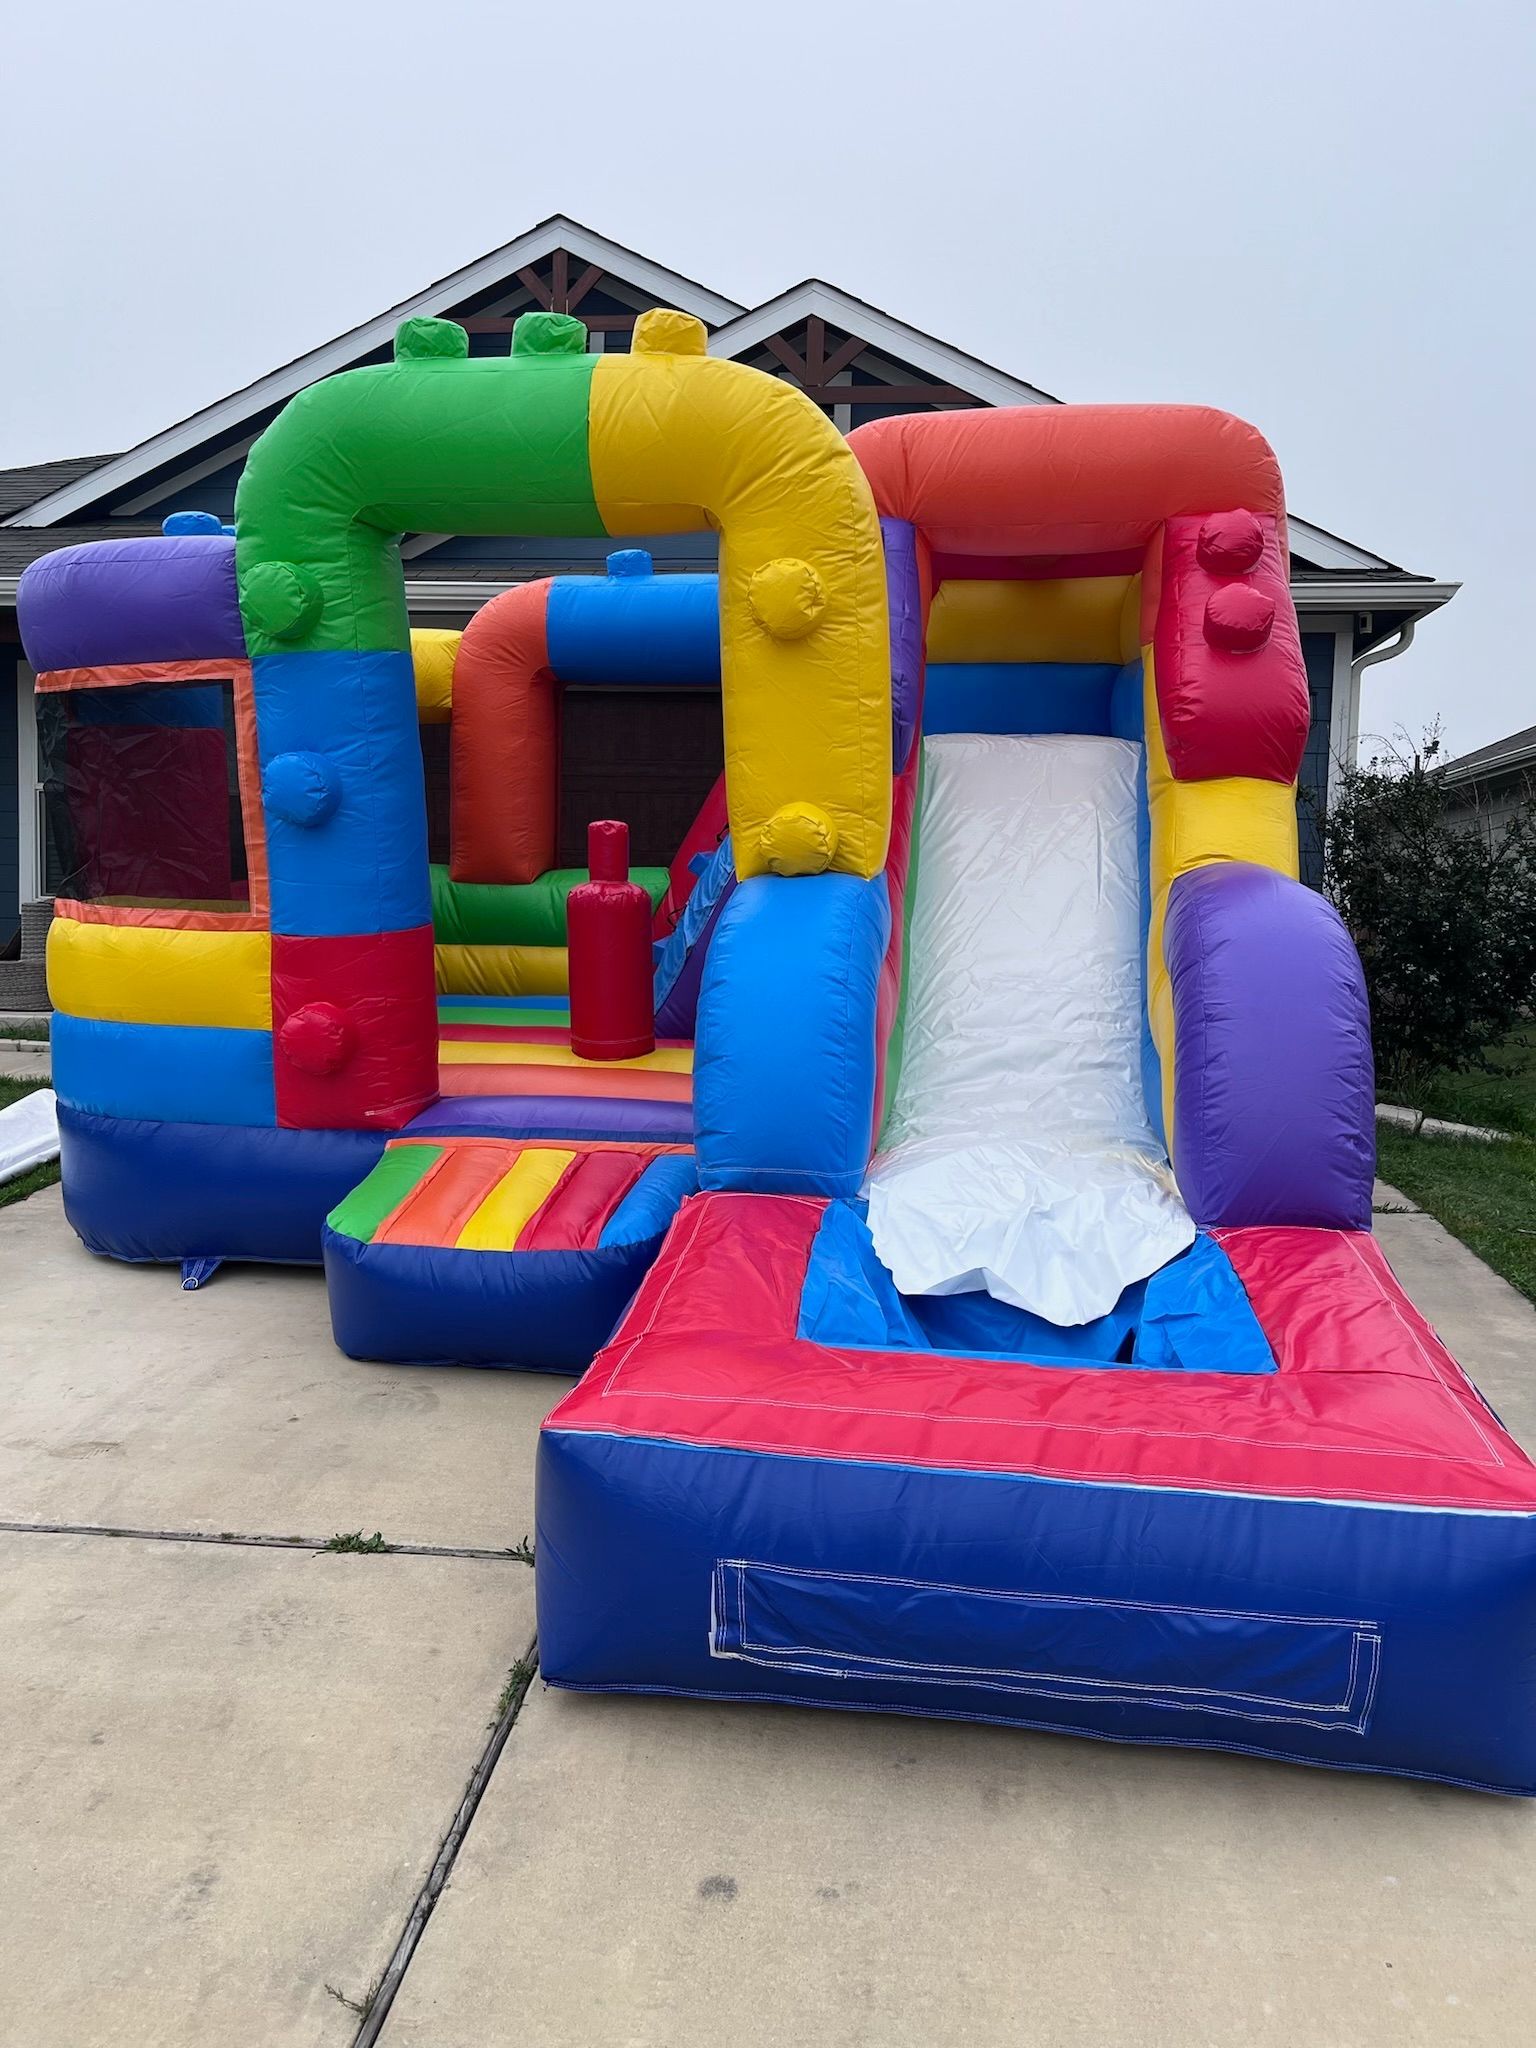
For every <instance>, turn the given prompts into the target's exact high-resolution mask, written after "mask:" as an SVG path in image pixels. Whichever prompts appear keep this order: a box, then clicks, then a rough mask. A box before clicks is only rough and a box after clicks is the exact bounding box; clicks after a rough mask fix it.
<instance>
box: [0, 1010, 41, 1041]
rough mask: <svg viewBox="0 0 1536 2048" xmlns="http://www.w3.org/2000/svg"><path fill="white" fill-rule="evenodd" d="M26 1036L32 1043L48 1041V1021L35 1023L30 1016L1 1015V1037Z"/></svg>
mask: <svg viewBox="0 0 1536 2048" xmlns="http://www.w3.org/2000/svg"><path fill="white" fill-rule="evenodd" d="M5 1038H24V1039H26V1040H27V1042H28V1043H29V1044H32V1045H46V1044H47V1043H48V1026H47V1024H46V1023H34V1022H33V1020H32V1019H31V1018H30V1017H0V1039H5Z"/></svg>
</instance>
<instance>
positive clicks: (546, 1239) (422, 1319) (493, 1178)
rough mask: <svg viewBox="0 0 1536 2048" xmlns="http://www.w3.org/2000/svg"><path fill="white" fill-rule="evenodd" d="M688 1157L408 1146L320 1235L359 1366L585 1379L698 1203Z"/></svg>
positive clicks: (385, 1161) (675, 1150)
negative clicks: (679, 1217)
mask: <svg viewBox="0 0 1536 2048" xmlns="http://www.w3.org/2000/svg"><path fill="white" fill-rule="evenodd" d="M697 1187H698V1174H697V1168H696V1165H695V1162H694V1157H693V1154H692V1152H691V1151H690V1150H688V1149H686V1148H684V1147H681V1146H668V1145H641V1144H634V1145H627V1144H597V1143H590V1142H583V1143H580V1144H553V1143H544V1142H541V1141H538V1140H523V1139H505V1138H439V1139H430V1140H429V1139H425V1138H399V1139H396V1140H394V1141H393V1142H392V1143H391V1144H390V1145H388V1146H387V1147H386V1148H385V1151H384V1154H383V1157H382V1158H381V1159H380V1160H379V1162H378V1164H377V1165H376V1166H375V1167H374V1169H373V1171H372V1172H371V1173H370V1174H369V1175H368V1177H367V1179H366V1180H364V1181H362V1182H361V1183H360V1184H359V1185H358V1186H357V1187H356V1188H354V1189H353V1191H352V1193H351V1194H350V1195H348V1196H347V1197H346V1199H345V1200H344V1201H342V1202H341V1203H339V1204H338V1206H337V1207H336V1208H335V1209H333V1210H332V1212H331V1214H330V1215H329V1217H327V1219H326V1228H325V1240H324V1243H325V1270H326V1279H327V1285H328V1288H329V1291H330V1299H331V1325H332V1329H333V1331H334V1333H335V1337H336V1342H337V1343H338V1344H339V1345H340V1346H341V1348H342V1350H343V1351H345V1352H347V1353H348V1354H349V1355H350V1356H351V1357H354V1358H373V1359H382V1360H386V1361H389V1362H392V1363H398V1364H420V1365H499V1366H517V1367H522V1368H524V1369H526V1370H530V1371H544V1372H581V1371H583V1370H584V1369H585V1368H586V1366H587V1365H588V1364H589V1363H590V1362H591V1359H592V1357H593V1355H594V1353H595V1352H596V1351H597V1350H598V1349H600V1347H601V1346H602V1344H603V1343H604V1342H605V1341H606V1339H607V1337H608V1334H609V1332H610V1330H611V1329H612V1328H613V1325H614V1324H615V1323H616V1322H617V1320H618V1318H619V1316H620V1314H621V1313H622V1312H623V1310H624V1308H625V1307H626V1305H627V1304H628V1302H629V1299H630V1297H631V1295H632V1294H633V1293H634V1291H635V1289H636V1287H638V1285H639V1284H640V1281H641V1279H642V1278H643V1277H644V1275H645V1274H646V1272H647V1271H648V1270H649V1268H650V1265H651V1262H652V1260H653V1259H654V1258H655V1256H656V1254H657V1252H658V1251H659V1250H660V1248H661V1241H662V1239H663V1237H664V1236H665V1235H666V1232H667V1229H668V1227H669V1226H670V1224H671V1222H672V1219H673V1217H674V1216H675V1215H676V1213H677V1210H678V1208H679V1206H680V1205H681V1203H682V1202H683V1201H685V1200H686V1199H687V1197H688V1196H689V1195H691V1194H693V1193H694V1192H696V1190H697Z"/></svg>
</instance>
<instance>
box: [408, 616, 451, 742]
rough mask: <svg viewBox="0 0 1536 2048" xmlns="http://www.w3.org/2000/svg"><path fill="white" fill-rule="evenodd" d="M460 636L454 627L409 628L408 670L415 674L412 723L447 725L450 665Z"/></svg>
mask: <svg viewBox="0 0 1536 2048" xmlns="http://www.w3.org/2000/svg"><path fill="white" fill-rule="evenodd" d="M463 638H464V635H463V634H462V633H461V632H460V631H459V629H458V628H457V627H454V628H453V630H452V631H451V632H450V631H449V630H447V629H446V628H444V627H441V626H412V628H411V666H412V668H413V669H414V670H415V671H416V720H417V723H418V724H419V725H447V724H448V723H449V721H450V720H451V719H452V717H453V664H454V661H455V659H456V658H457V656H458V652H459V642H460V641H461V640H462V639H463Z"/></svg>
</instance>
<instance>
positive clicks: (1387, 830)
mask: <svg viewBox="0 0 1536 2048" xmlns="http://www.w3.org/2000/svg"><path fill="white" fill-rule="evenodd" d="M1439 753H1440V739H1439V734H1438V732H1436V731H1431V732H1430V733H1428V734H1427V735H1426V736H1425V738H1424V739H1423V741H1422V742H1421V743H1420V745H1419V746H1418V747H1417V748H1415V749H1414V750H1413V751H1412V753H1407V752H1403V753H1396V752H1389V753H1388V754H1386V755H1384V756H1380V757H1378V758H1376V759H1374V760H1371V761H1369V762H1368V763H1367V764H1366V765H1365V766H1364V767H1362V768H1353V769H1349V770H1347V771H1346V772H1345V773H1344V774H1343V776H1342V777H1341V778H1340V780H1339V782H1338V784H1337V787H1336V791H1335V793H1334V795H1333V797H1332V799H1331V801H1330V803H1329V806H1328V813H1327V816H1326V817H1325V818H1324V820H1323V821H1322V838H1323V880H1324V887H1325V888H1326V890H1327V892H1328V895H1329V896H1330V897H1331V899H1332V901H1333V903H1334V905H1335V906H1336V908H1337V909H1338V911H1339V914H1340V916H1341V917H1342V918H1343V920H1344V922H1345V924H1346V925H1347V926H1348V927H1349V930H1350V933H1351V935H1352V937H1353V938H1354V941H1355V944H1356V946H1357V947H1358V948H1359V950H1360V958H1361V960H1362V961H1363V962H1364V965H1365V979H1366V986H1367V988H1368V989H1369V991H1370V998H1371V1037H1372V1042H1373V1044H1374V1047H1375V1053H1376V1075H1377V1093H1378V1095H1379V1096H1381V1097H1383V1098H1385V1099H1387V1100H1390V1101H1394V1102H1406V1103H1408V1104H1410V1105H1412V1106H1414V1107H1418V1108H1422V1107H1423V1097H1424V1095H1425V1092H1426V1090H1427V1088H1428V1086H1429V1083H1430V1080H1431V1078H1432V1077H1433V1076H1434V1075H1435V1074H1437V1073H1446V1072H1450V1073H1463V1072H1465V1071H1466V1070H1467V1069H1468V1068H1469V1067H1481V1068H1484V1069H1487V1068H1488V1066H1489V1062H1488V1059H1487V1049H1488V1047H1490V1046H1492V1045H1495V1044H1497V1043H1498V1042H1499V1041H1500V1040H1501V1039H1504V1038H1507V1037H1508V1035H1509V1034H1510V1032H1511V1031H1512V1030H1513V1029H1514V1027H1515V1026H1516V1024H1518V1023H1519V1022H1520V1020H1521V1019H1522V1018H1523V1017H1526V1016H1528V1015H1529V1014H1530V1012H1531V1010H1532V1008H1533V1006H1536V804H1527V805H1526V806H1525V807H1524V809H1523V810H1521V811H1518V812H1517V813H1516V814H1515V816H1514V817H1513V818H1512V819H1511V820H1510V822H1509V824H1508V826H1507V827H1506V828H1505V829H1504V830H1503V831H1502V832H1500V833H1495V832H1494V831H1492V830H1490V829H1488V828H1487V827H1485V826H1483V825H1481V824H1480V823H1478V822H1474V823H1473V825H1472V826H1471V827H1470V828H1469V827H1468V825H1467V823H1466V820H1465V813H1463V814H1462V817H1461V820H1460V822H1458V823H1453V822H1452V816H1451V814H1452V810H1453V807H1454V799H1453V792H1452V791H1451V790H1450V789H1448V788H1447V787H1446V785H1445V783H1444V782H1443V781H1442V779H1441V778H1440V776H1439V775H1438V774H1437V773H1436V772H1435V762H1436V758H1437V756H1438V755H1439Z"/></svg>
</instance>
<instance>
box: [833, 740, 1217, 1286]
mask: <svg viewBox="0 0 1536 2048" xmlns="http://www.w3.org/2000/svg"><path fill="white" fill-rule="evenodd" d="M924 755H925V760H924V785H923V810H922V821H921V833H920V838H919V856H918V871H917V891H916V896H915V898H914V903H913V912H912V933H911V955H910V960H911V965H910V977H911V978H910V982H909V985H908V993H907V1018H906V1040H905V1051H904V1056H903V1063H902V1069H901V1078H900V1082H899V1084H898V1089H897V1099H896V1105H895V1113H894V1117H893V1119H892V1121H891V1123H890V1125H889V1127H888V1133H887V1142H886V1145H885V1147H884V1148H883V1149H882V1151H881V1152H880V1154H879V1155H878V1157H877V1158H876V1160H875V1162H874V1165H873V1166H872V1168H871V1170H870V1174H869V1180H868V1183H867V1187H866V1192H867V1194H868V1196H869V1227H870V1232H871V1235H872V1236H873V1238H874V1243H875V1249H876V1251H877V1252H878V1253H879V1255H880V1257H881V1259H882V1260H883V1261H884V1262H885V1264H886V1266H887V1267H889V1269H890V1271H891V1274H892V1276H893V1278H894V1279H895V1282H896V1285H897V1287H898V1288H899V1289H900V1290H901V1292H902V1293H903V1294H963V1293H967V1292H970V1291H972V1290H975V1289H979V1288H985V1289H986V1291H987V1292H988V1293H989V1294H992V1295H994V1296H996V1298H997V1299H998V1300H999V1301H1009V1302H1012V1303H1014V1304H1015V1306H1016V1307H1019V1308H1026V1309H1030V1310H1033V1312H1034V1313H1035V1314H1036V1315H1042V1316H1045V1317H1047V1318H1048V1319H1049V1320H1050V1321H1051V1322H1054V1323H1061V1324H1071V1323H1082V1322H1088V1321H1090V1320H1091V1319H1092V1318H1093V1317H1095V1316H1098V1315H1103V1314H1105V1313H1106V1312H1107V1311H1108V1310H1109V1309H1110V1308H1112V1307H1113V1306H1114V1304H1115V1302H1116V1300H1117V1299H1118V1298H1119V1296H1120V1294H1121V1292H1122V1291H1123V1289H1124V1288H1125V1287H1127V1286H1128V1285H1129V1284H1130V1282H1131V1281H1133V1280H1140V1279H1142V1278H1144V1277H1145V1276H1146V1275H1147V1274H1148V1273H1152V1272H1155V1271H1156V1270H1157V1268H1158V1267H1159V1266H1162V1265H1165V1264H1166V1263H1167V1262H1168V1260H1169V1259H1171V1258H1173V1257H1174V1256H1175V1255H1176V1254H1177V1253H1178V1252H1181V1251H1182V1250H1183V1249H1184V1248H1185V1246H1186V1245H1188V1244H1190V1243H1191V1242H1192V1241H1193V1239H1194V1234H1195V1232H1194V1225H1193V1224H1192V1223H1191V1222H1190V1219H1189V1214H1188V1211H1187V1210H1186V1209H1185V1207H1184V1205H1183V1203H1182V1202H1181V1201H1180V1199H1179V1196H1178V1192H1177V1189H1176V1188H1175V1186H1174V1181H1173V1175H1172V1173H1171V1171H1170V1170H1169V1167H1168V1163H1167V1159H1166V1157H1165V1156H1164V1154H1163V1151H1162V1148H1161V1147H1160V1146H1159V1145H1158V1143H1157V1141H1156V1139H1155V1138H1154V1137H1153V1135H1152V1133H1151V1130H1150V1129H1149V1127H1148V1124H1147V1117H1146V1109H1145V1106H1144V1104H1143V1101H1142V1093H1141V1063H1140V1042H1141V959H1140V948H1141V907H1140V890H1139V884H1138V872H1137V848H1136V838H1137V834H1136V803H1137V800H1136V778H1137V769H1138V763H1139V755H1140V749H1139V748H1138V747H1135V746H1133V745H1131V744H1130V743H1129V742H1128V741H1125V740H1112V739H1098V738H1079V737H1074V736H1070V735H1058V734H1053V735H1049V736H1045V737H1028V738H1024V737H1014V736H1007V737H992V736H988V735H982V734H957V735H953V736H945V737H940V738H934V739H930V740H928V741H926V742H925V743H924Z"/></svg>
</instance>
